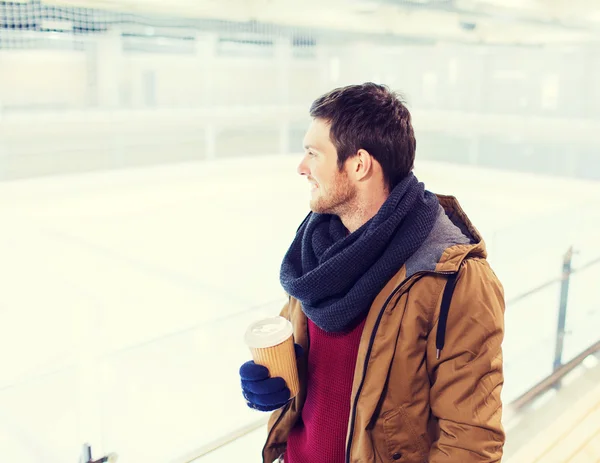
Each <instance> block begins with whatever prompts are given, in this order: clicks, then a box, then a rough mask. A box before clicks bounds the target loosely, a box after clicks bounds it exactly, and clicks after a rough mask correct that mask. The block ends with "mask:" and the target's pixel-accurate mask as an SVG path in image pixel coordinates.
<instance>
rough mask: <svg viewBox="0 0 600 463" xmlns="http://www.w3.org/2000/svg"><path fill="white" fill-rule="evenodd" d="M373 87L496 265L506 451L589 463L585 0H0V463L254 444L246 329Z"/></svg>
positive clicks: (592, 24) (171, 460) (593, 77)
mask: <svg viewBox="0 0 600 463" xmlns="http://www.w3.org/2000/svg"><path fill="white" fill-rule="evenodd" d="M366 81H374V82H377V83H382V84H386V85H388V86H389V87H391V88H392V89H394V90H397V91H398V92H400V93H401V94H402V95H403V96H404V98H405V100H406V102H407V105H408V107H409V109H410V110H411V113H412V114H413V123H414V127H415V132H416V137H417V161H416V173H417V176H418V177H419V178H420V179H421V180H422V181H423V182H425V184H426V186H427V188H429V189H430V190H432V191H434V192H436V193H443V194H452V195H455V196H457V198H458V199H459V201H460V202H461V204H462V206H463V208H464V209H465V211H466V212H467V214H469V216H470V217H471V219H472V221H473V222H474V223H475V225H476V227H477V228H478V229H479V230H480V231H481V232H482V234H483V236H484V239H485V241H486V243H487V246H488V251H489V254H490V256H489V260H490V262H491V264H492V266H493V268H494V270H495V271H496V273H497V274H498V276H499V277H500V279H501V281H502V283H503V284H504V287H505V292H506V301H507V307H506V337H505V342H504V355H505V376H506V382H505V386H504V390H503V399H504V403H505V410H504V423H505V427H506V430H507V434H508V441H507V445H506V449H505V450H506V454H505V458H504V460H503V461H508V462H510V463H529V462H538V461H544V462H554V461H557V462H559V461H560V462H567V461H570V462H575V463H591V462H600V389H598V384H600V362H599V360H600V354H598V351H599V350H600V335H599V334H598V332H599V328H600V302H599V300H598V292H597V287H598V281H599V279H600V239H599V233H600V4H599V3H598V1H596V0H569V1H567V0H330V1H324V2H316V1H314V0H306V1H303V2H293V1H290V0H221V1H215V0H195V1H192V0H173V1H172V2H164V1H161V2H159V1H158V0H137V1H135V0H89V1H86V0H64V1H60V0H56V1H53V0H49V1H45V0H43V1H40V0H33V1H10V2H7V1H0V218H1V219H0V352H1V354H0V359H1V360H2V362H1V364H2V368H0V458H1V459H2V461H10V462H16V463H21V462H22V463H33V462H36V463H37V462H41V461H43V462H45V463H54V462H56V463H59V462H60V463H63V462H67V461H72V462H76V461H80V462H87V461H88V460H90V459H100V458H101V457H102V456H104V455H108V454H110V453H112V452H115V453H117V454H118V461H119V463H138V462H142V461H144V462H146V463H154V462H156V463H163V462H168V463H184V462H192V461H193V462H196V463H216V462H224V461H233V460H235V461H244V462H249V463H253V462H259V461H260V450H261V448H262V444H263V442H264V439H265V437H266V428H265V418H266V415H264V414H262V413H259V412H256V411H252V410H250V409H248V408H247V407H246V405H245V403H244V400H243V398H242V396H241V391H240V387H239V376H238V368H239V366H240V365H241V363H243V362H245V361H246V360H248V359H249V357H250V353H249V351H248V349H247V348H246V347H245V346H244V345H243V342H242V337H243V334H244V331H245V328H246V326H247V325H248V324H249V323H250V322H251V321H254V320H256V319H258V318H261V317H263V316H268V315H275V314H277V313H278V312H279V310H280V308H281V306H282V304H283V302H284V294H283V290H282V289H281V287H280V285H279V266H280V263H281V259H282V257H283V254H284V253H285V251H286V249H287V246H288V245H289V243H290V242H291V240H292V238H293V236H294V233H295V230H296V228H297V226H298V225H299V223H300V221H301V220H302V219H303V218H304V216H305V215H306V213H307V212H308V199H309V190H308V187H307V185H306V184H305V182H304V181H302V179H300V177H299V176H298V175H297V174H296V172H295V168H296V165H297V164H298V163H299V161H300V159H301V153H302V143H301V142H302V137H303V135H304V131H305V130H306V128H307V126H308V123H309V120H310V119H309V116H308V109H309V107H310V104H311V102H312V101H313V100H314V99H316V98H317V97H318V96H320V95H321V94H322V93H324V92H326V91H328V90H331V89H332V88H335V87H339V86H342V85H347V84H353V83H362V82H366Z"/></svg>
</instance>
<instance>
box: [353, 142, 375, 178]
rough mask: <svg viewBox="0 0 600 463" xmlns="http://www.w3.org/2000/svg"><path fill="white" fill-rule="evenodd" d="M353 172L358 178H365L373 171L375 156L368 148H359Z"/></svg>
mask: <svg viewBox="0 0 600 463" xmlns="http://www.w3.org/2000/svg"><path fill="white" fill-rule="evenodd" d="M353 161H354V165H353V173H354V174H355V176H356V180H358V181H360V180H363V179H365V178H367V177H369V176H370V175H372V173H373V156H371V155H370V154H369V152H368V151H367V150H364V149H362V148H361V149H359V150H358V152H357V153H356V155H355V156H354V159H353Z"/></svg>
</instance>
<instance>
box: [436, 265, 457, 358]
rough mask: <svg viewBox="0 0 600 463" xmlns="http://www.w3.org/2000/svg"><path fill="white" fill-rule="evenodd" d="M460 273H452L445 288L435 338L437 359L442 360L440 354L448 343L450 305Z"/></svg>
mask: <svg viewBox="0 0 600 463" xmlns="http://www.w3.org/2000/svg"><path fill="white" fill-rule="evenodd" d="M457 277H458V272H456V273H452V274H450V275H449V276H448V280H447V281H446V286H445V287H444V294H443V296H442V305H441V307H440V318H439V319H438V327H437V334H436V338H435V347H436V358H438V359H439V358H440V353H441V352H442V349H443V348H444V343H445V342H446V324H447V323H448V312H450V303H451V302H452V294H453V293H454V288H455V286H456V278H457Z"/></svg>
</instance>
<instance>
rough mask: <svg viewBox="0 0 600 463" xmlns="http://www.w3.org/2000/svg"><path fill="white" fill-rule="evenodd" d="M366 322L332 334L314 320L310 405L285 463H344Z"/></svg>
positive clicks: (310, 330) (296, 429)
mask: <svg viewBox="0 0 600 463" xmlns="http://www.w3.org/2000/svg"><path fill="white" fill-rule="evenodd" d="M364 326H365V320H364V319H363V321H362V322H361V323H360V324H359V325H358V326H356V327H355V328H353V329H352V330H351V331H349V332H344V333H328V332H326V331H323V330H322V329H320V328H319V327H318V326H317V325H315V324H314V323H313V322H311V321H310V320H309V321H308V334H309V339H310V347H309V353H308V378H307V393H306V402H305V403H304V407H303V409H302V415H301V417H300V419H299V420H298V423H297V424H296V426H295V427H294V429H292V431H291V432H290V435H289V437H288V444H287V452H286V455H285V457H284V459H285V463H323V462H327V463H344V457H345V454H346V434H347V431H348V419H349V417H350V396H351V394H352V382H353V380H354V366H355V364H356V357H357V356H358V346H359V344H360V337H361V335H362V331H363V328H364Z"/></svg>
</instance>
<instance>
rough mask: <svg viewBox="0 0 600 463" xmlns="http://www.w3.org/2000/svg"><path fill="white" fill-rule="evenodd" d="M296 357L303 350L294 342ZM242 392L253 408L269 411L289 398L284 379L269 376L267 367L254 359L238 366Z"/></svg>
mask: <svg viewBox="0 0 600 463" xmlns="http://www.w3.org/2000/svg"><path fill="white" fill-rule="evenodd" d="M294 350H295V351H296V358H297V359H298V358H300V357H301V356H302V355H303V353H304V350H303V349H302V346H301V345H300V344H294ZM240 377H241V379H242V394H243V395H244V398H245V399H246V403H247V404H248V406H249V407H250V408H253V409H254V410H260V411H262V412H270V411H273V410H277V409H278V408H281V407H283V406H284V405H285V404H286V403H287V402H288V400H290V390H289V388H288V387H287V385H286V383H285V380H284V379H283V378H280V377H275V378H271V377H270V375H269V369H268V368H267V367H265V366H263V365H257V364H256V363H254V361H252V360H251V361H249V362H246V363H244V364H243V365H242V366H241V367H240Z"/></svg>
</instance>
